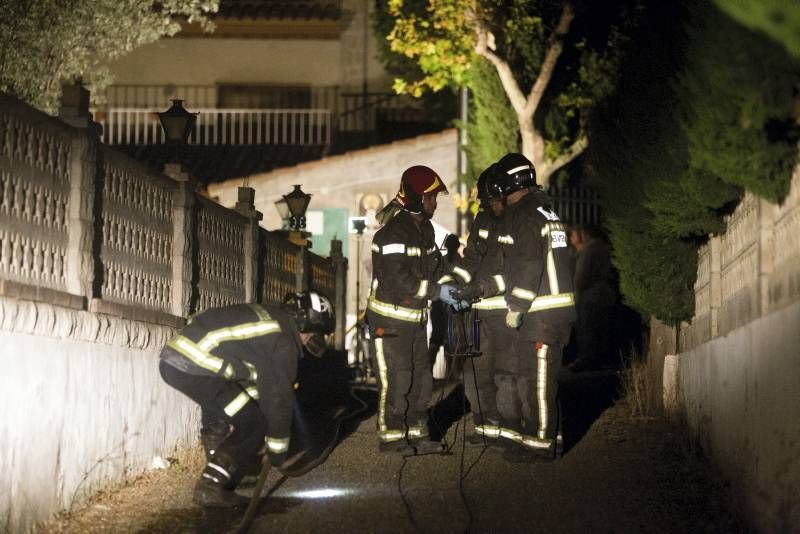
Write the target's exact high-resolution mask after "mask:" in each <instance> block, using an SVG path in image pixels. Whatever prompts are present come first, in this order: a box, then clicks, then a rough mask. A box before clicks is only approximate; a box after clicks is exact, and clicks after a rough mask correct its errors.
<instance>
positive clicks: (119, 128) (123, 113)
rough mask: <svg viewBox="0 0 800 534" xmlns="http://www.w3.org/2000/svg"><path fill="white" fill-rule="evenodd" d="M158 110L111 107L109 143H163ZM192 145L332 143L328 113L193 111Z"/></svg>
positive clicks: (105, 130) (103, 121) (106, 136)
mask: <svg viewBox="0 0 800 534" xmlns="http://www.w3.org/2000/svg"><path fill="white" fill-rule="evenodd" d="M158 111H162V110H156V109H142V108H111V109H109V110H108V111H107V112H106V113H105V116H104V117H101V120H100V123H101V124H102V125H103V136H102V138H103V142H104V143H106V144H108V145H152V144H161V143H163V142H164V132H163V130H162V129H161V125H160V124H159V121H158ZM192 111H195V112H198V115H197V123H196V126H195V129H194V132H192V135H191V137H190V138H189V143H190V144H193V145H317V146H319V145H330V143H331V136H332V118H331V117H332V114H331V111H330V110H329V109H220V108H208V109H195V110H192Z"/></svg>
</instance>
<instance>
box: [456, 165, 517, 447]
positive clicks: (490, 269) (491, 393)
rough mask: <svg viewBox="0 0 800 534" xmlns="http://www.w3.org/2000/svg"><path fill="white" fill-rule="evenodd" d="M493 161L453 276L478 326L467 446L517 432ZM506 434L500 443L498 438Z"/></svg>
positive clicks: (468, 370) (470, 368)
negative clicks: (471, 428)
mask: <svg viewBox="0 0 800 534" xmlns="http://www.w3.org/2000/svg"><path fill="white" fill-rule="evenodd" d="M496 181H497V165H496V164H493V165H492V166H490V167H489V168H487V169H486V170H485V171H483V173H481V175H480V176H479V177H478V199H479V200H480V203H481V208H480V211H478V213H477V215H475V220H474V221H473V223H472V229H471V231H470V234H469V238H468V240H467V246H466V248H465V249H464V258H463V259H462V261H461V262H459V263H458V264H457V265H456V266H455V267H454V268H453V269H452V271H451V276H452V277H454V278H456V279H459V280H460V281H461V282H462V283H463V284H464V285H463V286H462V287H460V288H459V289H458V290H457V291H456V293H455V294H454V296H455V297H456V298H458V299H461V300H466V301H469V302H473V304H472V310H473V312H472V313H473V320H475V318H476V316H477V319H478V320H479V329H480V352H481V355H480V356H479V357H477V358H471V359H470V361H469V362H467V365H466V366H465V370H464V389H465V391H466V394H467V398H468V399H469V404H470V408H471V410H472V414H473V421H474V423H475V433H474V434H471V435H469V436H467V443H469V444H471V445H479V446H480V445H484V444H490V445H498V446H507V445H508V444H509V443H510V442H508V441H506V439H507V438H511V439H514V438H515V437H516V436H518V435H519V430H520V408H519V400H518V396H517V390H516V385H515V384H516V382H515V374H516V355H515V353H514V340H515V338H516V337H517V336H516V335H510V334H509V331H508V328H506V326H505V317H506V312H507V308H506V301H505V298H504V293H505V289H506V284H505V279H504V277H503V274H502V273H503V254H502V246H503V245H502V244H501V243H500V242H499V241H498V240H497V238H498V235H499V234H498V229H499V227H500V225H501V224H502V217H503V213H504V210H505V206H504V204H503V200H502V198H492V197H491V194H490V192H489V190H490V188H492V189H493V190H496V189H497V188H498V185H497V184H496V183H495V182H496ZM500 438H504V439H503V440H502V441H498V440H499V439H500Z"/></svg>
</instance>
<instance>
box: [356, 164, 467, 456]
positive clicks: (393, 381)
mask: <svg viewBox="0 0 800 534" xmlns="http://www.w3.org/2000/svg"><path fill="white" fill-rule="evenodd" d="M439 193H445V194H446V193H447V188H446V187H445V185H444V184H443V183H442V180H441V178H440V177H439V175H438V174H437V173H436V172H435V171H434V170H433V169H431V168H429V167H425V166H422V165H416V166H413V167H409V168H408V169H406V170H405V172H403V175H402V178H401V181H400V191H399V192H398V193H397V196H396V197H395V198H394V200H392V202H391V203H389V204H388V205H387V206H386V208H384V209H383V210H382V211H381V213H379V214H378V218H379V220H381V222H383V224H384V226H383V227H382V228H381V229H380V230H378V231H377V232H376V233H375V237H374V238H373V241H372V273H373V278H372V286H371V292H370V296H369V299H368V301H367V322H368V323H369V327H370V335H371V341H372V344H373V349H374V350H373V355H374V359H375V362H374V364H375V369H376V370H377V375H378V380H379V384H380V397H379V401H378V402H379V404H378V417H377V426H378V436H379V439H380V445H379V450H380V451H382V452H399V453H402V454H409V453H410V454H414V453H416V452H429V451H432V450H438V449H440V444H438V443H433V442H431V441H429V440H428V439H427V437H428V426H427V407H428V403H429V401H430V399H431V393H432V389H433V377H432V375H431V369H430V364H429V362H428V340H427V333H426V325H427V306H428V301H429V300H433V299H436V298H439V297H440V295H441V294H444V295H445V300H447V301H450V288H451V287H450V286H445V287H442V286H440V284H438V283H436V282H435V280H437V279H438V278H439V276H440V273H441V272H442V271H443V269H444V265H443V263H444V260H443V258H442V255H441V254H440V253H439V251H438V249H437V247H436V242H435V240H434V231H433V226H432V224H431V222H430V219H431V217H433V214H434V212H435V210H436V196H437V195H438V194H439Z"/></svg>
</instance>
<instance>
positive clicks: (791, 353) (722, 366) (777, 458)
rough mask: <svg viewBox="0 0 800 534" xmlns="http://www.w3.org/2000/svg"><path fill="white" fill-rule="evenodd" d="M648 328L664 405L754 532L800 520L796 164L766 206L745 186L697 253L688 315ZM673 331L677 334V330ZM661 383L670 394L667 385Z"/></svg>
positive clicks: (799, 202) (791, 527)
mask: <svg viewBox="0 0 800 534" xmlns="http://www.w3.org/2000/svg"><path fill="white" fill-rule="evenodd" d="M654 326H655V328H654V329H653V332H654V333H655V334H654V335H658V336H661V337H663V338H665V339H668V338H669V337H670V336H675V337H676V338H677V340H678V343H677V354H674V353H673V354H671V355H668V356H666V359H667V361H666V363H668V365H665V362H664V359H663V357H662V356H663V355H660V354H659V351H658V350H656V351H655V354H656V358H655V360H654V361H653V362H651V363H653V364H654V365H659V366H661V367H662V368H663V372H664V376H663V383H664V387H665V403H666V404H667V407H668V408H669V409H670V410H678V411H681V412H685V413H686V415H687V419H688V423H689V426H690V428H691V429H692V430H693V432H694V434H695V435H696V436H697V438H698V440H699V442H700V443H702V444H703V445H704V447H705V448H706V450H707V451H709V452H710V454H711V456H712V458H713V459H714V460H715V462H716V463H717V464H718V465H719V466H720V467H721V468H722V470H723V472H724V473H725V475H726V476H727V477H728V478H729V479H730V480H731V482H732V484H733V486H734V491H735V493H736V494H737V495H738V496H739V497H741V499H742V505H743V508H744V509H745V510H746V512H747V514H748V515H749V517H750V519H751V520H752V522H753V524H754V525H755V526H756V527H757V528H758V529H759V530H760V531H763V532H791V531H795V530H796V529H797V526H798V525H800V499H798V498H797V495H798V493H799V492H800V388H798V384H800V167H798V168H797V169H796V170H795V174H794V176H793V178H792V188H791V193H790V195H789V196H788V197H787V198H786V199H785V201H784V202H783V203H782V204H781V205H779V206H778V205H773V204H770V203H769V202H766V201H764V200H762V199H759V198H757V197H756V196H755V195H752V194H750V193H747V194H746V195H745V197H744V199H743V200H742V202H741V203H740V205H739V206H738V208H737V209H736V211H735V212H734V213H733V214H731V215H730V216H729V217H728V220H727V230H726V232H725V233H724V234H721V235H718V236H712V237H711V239H710V240H709V243H708V244H707V245H706V246H704V247H702V248H701V249H700V251H699V257H698V273H697V281H696V283H695V316H694V318H693V319H692V321H691V322H687V323H684V324H682V325H680V327H679V328H678V329H677V332H676V330H675V329H669V328H665V327H664V326H663V325H659V324H654ZM676 334H677V335H676ZM666 389H669V391H666Z"/></svg>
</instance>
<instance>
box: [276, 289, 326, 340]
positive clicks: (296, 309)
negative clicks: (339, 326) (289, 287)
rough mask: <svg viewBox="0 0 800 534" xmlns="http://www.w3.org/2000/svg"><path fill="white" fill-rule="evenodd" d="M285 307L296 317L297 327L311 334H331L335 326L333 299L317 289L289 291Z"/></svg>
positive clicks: (285, 299) (293, 317)
mask: <svg viewBox="0 0 800 534" xmlns="http://www.w3.org/2000/svg"><path fill="white" fill-rule="evenodd" d="M283 304H284V308H285V309H286V311H288V312H289V315H291V316H292V319H294V323H295V325H296V326H297V329H298V330H299V331H300V332H303V333H309V334H330V333H331V332H333V329H334V327H335V320H334V316H333V306H332V305H331V301H330V300H328V298H327V297H326V296H324V295H321V294H319V293H317V292H316V291H304V292H302V293H289V294H288V295H286V298H284V299H283Z"/></svg>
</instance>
